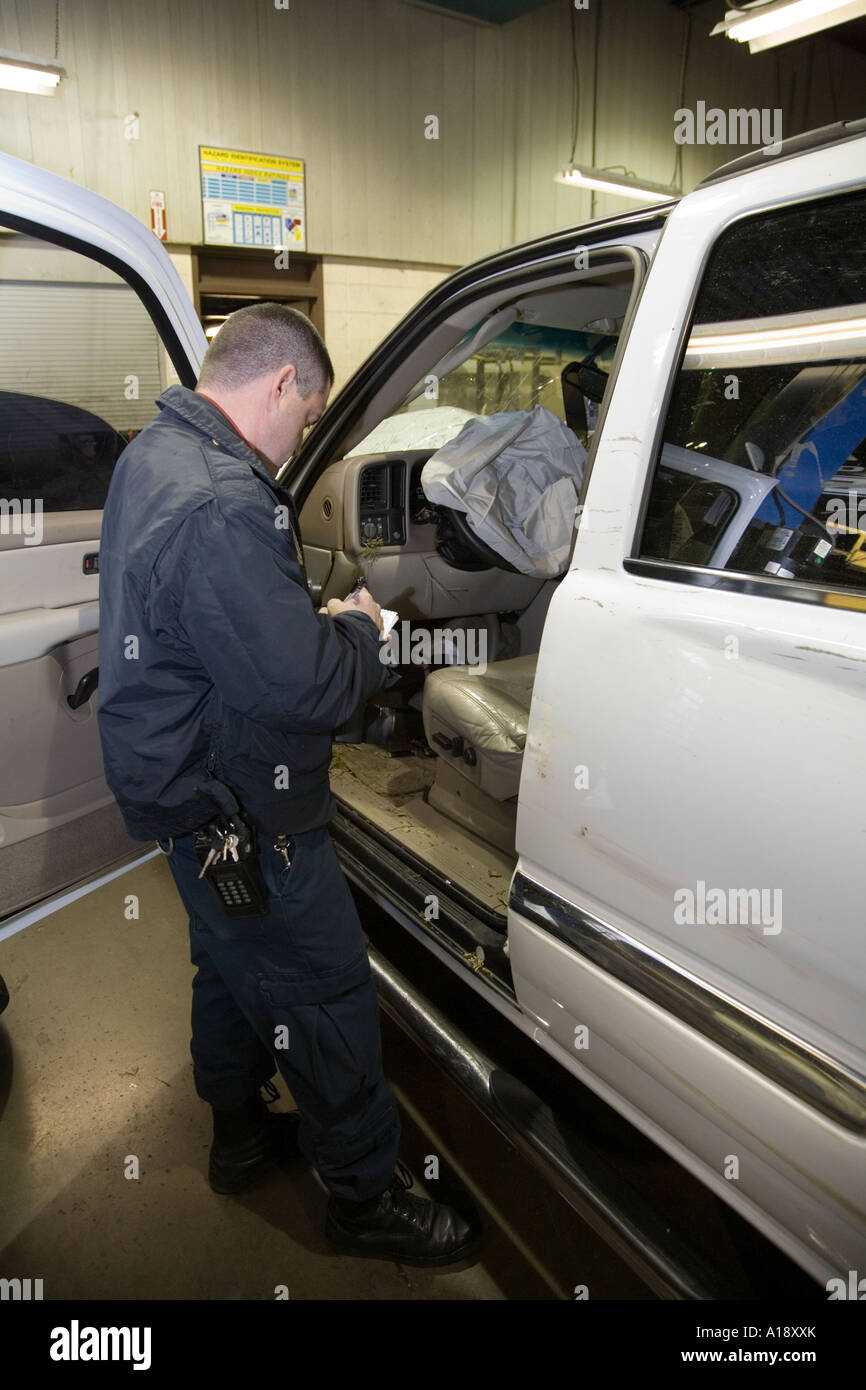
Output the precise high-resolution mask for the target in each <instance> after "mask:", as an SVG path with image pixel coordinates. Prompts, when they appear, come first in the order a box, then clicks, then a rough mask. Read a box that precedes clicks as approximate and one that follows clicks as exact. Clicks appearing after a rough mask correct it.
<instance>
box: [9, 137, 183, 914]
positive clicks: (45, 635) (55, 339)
mask: <svg viewBox="0 0 866 1390" xmlns="http://www.w3.org/2000/svg"><path fill="white" fill-rule="evenodd" d="M0 226H2V227H3V228H4V229H6V230H7V231H9V232H11V233H12V234H13V235H11V236H8V237H7V236H4V237H2V238H0V257H2V264H0V282H2V289H3V294H4V296H5V298H4V300H3V304H4V306H5V308H4V309H3V310H2V311H0V320H2V323H3V327H4V331H5V332H6V334H7V337H6V338H5V339H4V340H3V341H2V342H0V492H3V493H4V497H3V498H2V518H0V520H2V524H0V709H2V712H3V718H2V723H0V763H2V774H0V916H5V915H8V914H10V913H13V912H15V911H17V910H19V909H21V908H24V907H26V906H28V905H30V904H32V903H33V902H36V901H38V900H39V899H40V898H41V897H44V896H46V895H47V894H50V893H53V892H56V891H58V890H59V889H62V888H63V887H65V886H67V885H68V884H70V883H73V882H76V881H77V880H79V879H81V878H86V877H88V876H90V875H92V874H94V873H96V872H98V871H99V870H100V869H102V868H104V867H106V866H107V865H109V864H111V863H114V862H115V861H117V860H118V859H120V858H123V857H128V856H130V855H134V854H135V853H136V852H143V851H144V850H145V849H146V846H144V845H142V843H141V842H140V841H134V840H132V839H130V837H129V836H128V835H127V834H126V830H125V827H124V824H123V819H122V817H121V814H120V811H119V809H118V807H117V806H116V804H115V802H114V798H113V797H112V795H111V793H110V792H109V790H108V787H107V784H106V782H105V779H104V776H103V769H102V751H101V743H100V739H99V733H98V723H97V702H98V691H97V689H96V688H94V683H95V681H96V680H97V679H98V665H99V653H98V636H97V631H98V621H99V603H98V597H99V578H98V552H99V540H100V529H101V521H102V512H101V509H100V508H101V502H102V498H103V497H104V494H105V490H106V489H107V486H108V480H109V479H110V476H111V471H112V468H113V465H114V462H115V460H116V457H117V455H118V453H119V451H120V450H121V449H122V448H123V446H124V444H125V442H126V440H127V439H128V438H130V437H132V434H133V433H134V432H135V431H136V430H137V429H140V428H141V427H142V426H143V424H145V423H146V421H147V419H149V418H152V415H153V414H154V413H155V412H156V406H155V404H154V399H155V395H156V394H157V392H158V391H159V389H160V386H161V385H162V386H164V385H166V384H167V382H168V380H169V379H171V378H170V376H169V375H168V374H169V373H170V372H172V371H173V373H174V379H175V380H181V381H182V382H183V383H184V384H186V385H193V384H194V383H195V379H196V376H197V372H198V367H199V365H200V363H201V359H202V357H203V355H204V352H205V349H206V346H207V344H206V339H205V337H204V333H203V331H202V329H201V326H200V324H199V322H198V319H197V317H196V315H195V311H194V309H193V306H192V304H191V303H190V301H189V298H188V296H187V294H186V291H185V290H184V288H183V285H182V283H181V280H180V277H179V276H178V274H177V272H176V271H175V269H174V267H173V266H172V264H171V261H170V259H169V257H168V255H167V253H166V252H165V249H164V248H163V247H162V246H161V245H160V244H159V243H158V242H157V241H156V239H155V238H154V237H153V235H152V233H150V231H149V230H148V229H147V228H146V227H144V226H143V225H142V224H141V223H139V222H138V221H137V219H135V218H134V217H132V216H131V215H129V214H128V213H125V212H123V211H122V210H121V209H119V208H117V207H116V206H115V205H113V204H112V203H110V202H108V201H107V200H106V199H104V198H101V197H99V196H98V195H96V194H93V193H91V192H89V191H88V190H86V189H84V188H81V187H80V186H78V185H76V184H72V183H69V182H68V181H67V180H64V179H60V178H58V177H57V176H55V175H52V174H49V173H47V172H46V171H44V170H41V169H37V168H35V167H34V166H33V165H31V164H27V163H25V162H24V161H22V160H17V159H13V158H11V157H10V156H6V155H0ZM40 296H41V299H40ZM37 300H39V302H37ZM48 321H50V322H51V323H52V334H51V335H50V336H48V335H45V336H44V338H42V339H40V337H39V334H40V332H42V328H41V325H43V324H44V323H46V322H48ZM10 332H14V334H15V339H14V341H12V340H11V339H10V338H9V336H8V335H9V333H10ZM81 343H86V344H89V348H88V351H87V352H86V353H82V352H81V350H80V344H81ZM73 344H75V345H76V346H75V347H74V348H73V346H72V345H73ZM73 696H74V697H75V699H74V705H75V707H74V708H73V707H72V706H71V705H70V697H73Z"/></svg>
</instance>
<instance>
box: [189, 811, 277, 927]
mask: <svg viewBox="0 0 866 1390" xmlns="http://www.w3.org/2000/svg"><path fill="white" fill-rule="evenodd" d="M193 847H194V849H195V856H196V858H197V860H198V862H199V863H200V864H201V873H200V874H199V878H203V879H204V880H205V882H207V883H209V884H210V886H211V888H212V889H213V890H214V892H215V893H216V895H217V897H218V898H219V901H220V906H221V907H222V910H223V912H224V913H225V915H226V917H264V916H265V915H266V914H267V911H268V889H267V885H266V883H265V881H264V879H263V877H262V871H261V869H260V868H259V861H258V857H257V855H256V832H255V828H254V827H253V826H251V825H247V824H246V822H245V821H244V820H242V819H241V817H240V816H239V815H234V816H220V817H217V818H216V819H215V820H212V821H210V822H209V824H207V825H205V826H202V828H201V829H200V830H197V831H196V832H195V841H194V846H193Z"/></svg>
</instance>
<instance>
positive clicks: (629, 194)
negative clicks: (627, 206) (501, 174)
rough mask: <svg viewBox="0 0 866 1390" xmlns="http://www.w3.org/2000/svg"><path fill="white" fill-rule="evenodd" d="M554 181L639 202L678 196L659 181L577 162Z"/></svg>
mask: <svg viewBox="0 0 866 1390" xmlns="http://www.w3.org/2000/svg"><path fill="white" fill-rule="evenodd" d="M553 181H554V183H566V184H568V185H569V187H571V188H595V189H598V190H599V192H601V193H615V194H616V195H617V196H618V197H620V198H633V199H634V200H635V201H636V202H640V203H658V202H661V201H662V199H664V198H678V197H679V196H680V195H679V193H678V192H677V191H676V189H673V188H666V187H665V186H664V185H663V184H660V183H647V181H646V179H641V181H640V182H639V183H638V182H637V181H636V180H634V179H632V178H628V177H624V176H623V177H621V176H620V175H619V174H611V173H609V172H608V170H607V169H589V168H586V167H582V166H581V165H579V164H570V165H569V166H568V168H567V169H560V171H559V173H558V174H554V176H553Z"/></svg>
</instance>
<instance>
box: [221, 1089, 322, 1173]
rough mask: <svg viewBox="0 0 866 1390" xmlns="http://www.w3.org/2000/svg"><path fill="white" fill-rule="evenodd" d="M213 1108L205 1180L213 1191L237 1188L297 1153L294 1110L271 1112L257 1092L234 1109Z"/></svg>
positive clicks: (287, 1162)
mask: <svg viewBox="0 0 866 1390" xmlns="http://www.w3.org/2000/svg"><path fill="white" fill-rule="evenodd" d="M211 1108H212V1110H213V1132H214V1138H213V1144H212V1145H211V1151H210V1162H209V1165H208V1180H209V1182H210V1185H211V1187H212V1188H213V1190H214V1192H219V1193H223V1194H225V1193H231V1192H240V1191H241V1190H242V1189H243V1188H245V1187H248V1186H249V1185H250V1183H252V1182H255V1180H256V1179H257V1178H258V1177H259V1176H261V1175H262V1174H263V1173H267V1172H269V1171H270V1170H271V1169H272V1168H273V1167H275V1166H278V1167H280V1168H285V1167H288V1166H290V1165H291V1164H292V1163H293V1162H296V1161H297V1160H298V1158H299V1157H300V1150H299V1149H298V1123H299V1117H298V1113H297V1111H292V1112H290V1113H289V1114H277V1115H272V1114H271V1112H270V1111H269V1110H268V1107H267V1105H266V1104H265V1102H264V1100H263V1099H262V1097H261V1096H260V1095H259V1093H258V1092H256V1094H255V1095H254V1096H250V1097H249V1098H248V1099H247V1100H246V1101H244V1103H243V1105H239V1106H237V1108H236V1109H234V1110H218V1109H217V1107H216V1106H212V1107H211Z"/></svg>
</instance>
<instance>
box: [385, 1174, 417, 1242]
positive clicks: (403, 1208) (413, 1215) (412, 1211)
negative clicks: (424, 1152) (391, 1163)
mask: <svg viewBox="0 0 866 1390" xmlns="http://www.w3.org/2000/svg"><path fill="white" fill-rule="evenodd" d="M414 1183H415V1179H414V1178H413V1177H412V1174H411V1173H410V1171H409V1169H408V1168H407V1167H406V1164H405V1163H401V1162H400V1160H399V1159H398V1160H397V1164H396V1167H395V1168H394V1176H393V1178H392V1179H391V1185H390V1187H389V1188H388V1191H389V1193H390V1196H391V1205H392V1207H393V1208H394V1210H395V1211H396V1212H398V1213H399V1214H400V1215H401V1216H406V1217H408V1219H409V1220H410V1221H411V1222H412V1224H413V1226H420V1225H421V1222H420V1220H419V1207H420V1206H421V1198H420V1197H414V1196H413V1197H408V1198H407V1195H406V1194H407V1193H408V1191H409V1188H410V1187H412V1186H413V1185H414Z"/></svg>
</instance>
